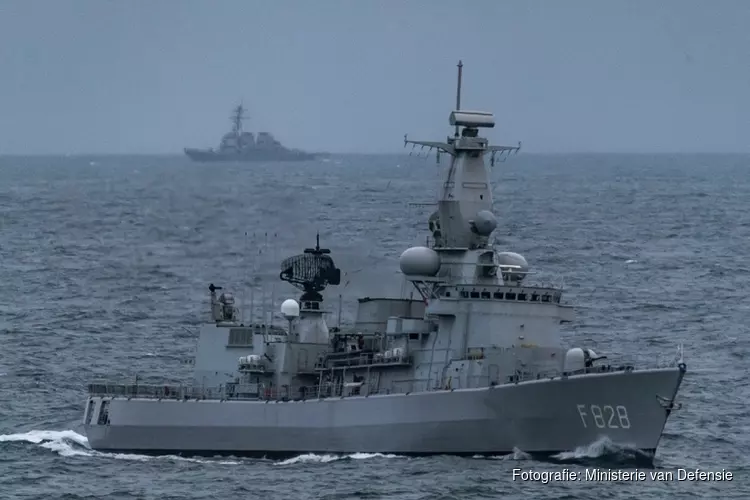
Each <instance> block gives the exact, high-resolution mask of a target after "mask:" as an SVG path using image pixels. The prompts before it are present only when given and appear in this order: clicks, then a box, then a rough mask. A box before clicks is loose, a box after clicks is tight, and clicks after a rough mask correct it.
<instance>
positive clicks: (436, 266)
mask: <svg viewBox="0 0 750 500" xmlns="http://www.w3.org/2000/svg"><path fill="white" fill-rule="evenodd" d="M398 263H399V267H401V272H402V273H404V274H406V275H407V276H408V275H416V276H435V275H436V274H437V273H438V271H439V270H440V256H439V255H438V253H437V252H436V251H435V250H433V249H431V248H427V247H411V248H407V249H406V250H405V251H404V253H402V254H401V257H400V258H399V260H398Z"/></svg>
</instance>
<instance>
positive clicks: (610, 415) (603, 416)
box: [578, 405, 630, 429]
mask: <svg viewBox="0 0 750 500" xmlns="http://www.w3.org/2000/svg"><path fill="white" fill-rule="evenodd" d="M578 414H579V415H580V416H581V422H583V426H584V427H589V424H591V423H592V422H593V424H594V425H595V426H597V427H598V428H600V429H630V418H628V409H627V408H625V407H624V406H622V405H618V406H610V405H604V406H599V405H578Z"/></svg>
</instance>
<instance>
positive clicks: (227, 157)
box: [185, 104, 316, 163]
mask: <svg viewBox="0 0 750 500" xmlns="http://www.w3.org/2000/svg"><path fill="white" fill-rule="evenodd" d="M245 118H246V116H245V108H244V106H242V104H239V105H238V106H237V107H235V108H234V112H233V113H232V116H231V121H232V130H230V131H229V132H227V133H226V134H224V136H223V137H222V138H221V142H220V144H219V147H218V149H213V148H209V149H195V148H185V154H186V155H187V156H188V157H189V158H190V159H191V160H193V161H197V162H204V163H205V162H225V161H236V162H256V161H307V160H314V159H315V158H316V155H315V154H313V153H307V152H305V151H301V150H298V149H288V148H286V147H284V146H283V145H282V144H281V143H280V142H279V141H278V140H276V138H274V136H273V134H271V133H270V132H259V133H258V136H257V137H255V136H254V135H253V133H252V132H246V131H244V130H243V129H242V122H243V120H245Z"/></svg>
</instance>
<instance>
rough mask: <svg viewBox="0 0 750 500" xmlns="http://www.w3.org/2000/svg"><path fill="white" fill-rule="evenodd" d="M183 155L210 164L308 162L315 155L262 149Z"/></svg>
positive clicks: (202, 150) (189, 150)
mask: <svg viewBox="0 0 750 500" xmlns="http://www.w3.org/2000/svg"><path fill="white" fill-rule="evenodd" d="M185 154H186V155H187V156H188V157H189V158H190V159H191V160H193V161H197V162H201V163H211V162H258V161H310V160H314V159H315V155H313V154H310V153H304V152H295V151H288V150H274V151H266V150H262V149H258V150H252V151H247V152H242V153H221V152H218V151H210V150H204V149H190V148H186V149H185Z"/></svg>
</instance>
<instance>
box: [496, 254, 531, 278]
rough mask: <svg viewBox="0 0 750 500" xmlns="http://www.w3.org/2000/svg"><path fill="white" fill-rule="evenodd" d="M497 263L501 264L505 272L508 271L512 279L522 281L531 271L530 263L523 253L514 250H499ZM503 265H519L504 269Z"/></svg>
mask: <svg viewBox="0 0 750 500" xmlns="http://www.w3.org/2000/svg"><path fill="white" fill-rule="evenodd" d="M497 265H498V266H501V271H502V273H503V274H506V273H507V276H508V278H509V279H510V280H511V281H521V280H523V278H524V277H525V276H526V273H527V272H528V271H529V263H528V262H526V259H525V258H524V257H523V255H521V254H517V253H514V252H498V254H497ZM502 266H518V267H516V268H512V269H507V268H506V269H502Z"/></svg>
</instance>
